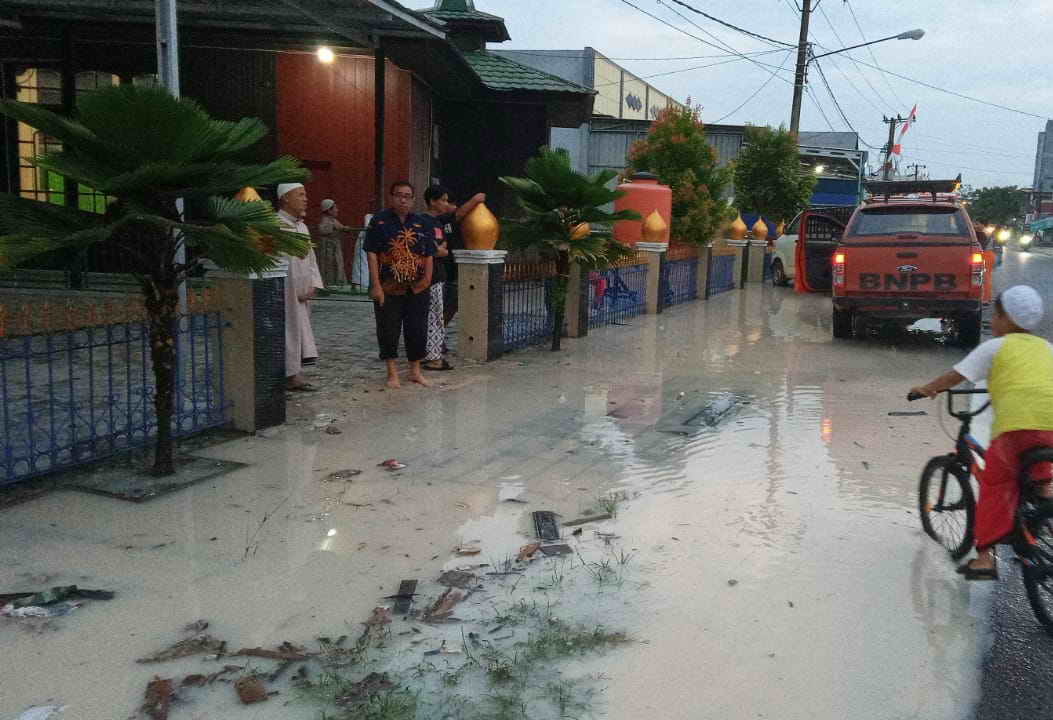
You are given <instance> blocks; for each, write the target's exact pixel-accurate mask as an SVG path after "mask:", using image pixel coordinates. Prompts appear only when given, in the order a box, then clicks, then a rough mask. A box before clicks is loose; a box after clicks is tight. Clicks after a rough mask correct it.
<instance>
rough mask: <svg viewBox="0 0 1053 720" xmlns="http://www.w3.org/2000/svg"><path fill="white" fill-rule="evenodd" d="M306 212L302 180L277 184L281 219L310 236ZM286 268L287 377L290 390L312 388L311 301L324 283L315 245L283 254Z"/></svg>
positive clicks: (315, 351)
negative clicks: (308, 372)
mask: <svg viewBox="0 0 1053 720" xmlns="http://www.w3.org/2000/svg"><path fill="white" fill-rule="evenodd" d="M306 212H307V190H306V189H304V186H303V185H301V184H300V183H284V184H282V185H279V186H278V219H279V221H280V222H281V224H282V225H283V226H284V227H285V228H286V229H287V230H291V231H292V232H298V233H302V234H304V235H307V236H308V237H310V231H309V230H308V229H307V224H306V223H305V222H304V221H303V216H304V214H305V213H306ZM282 261H283V264H284V266H285V269H286V271H287V273H288V274H287V276H286V278H285V377H286V387H287V388H288V389H289V390H296V391H300V392H311V391H314V390H317V389H318V388H316V387H315V386H314V385H311V384H310V383H309V382H307V379H306V378H304V376H303V366H304V365H305V364H306V365H313V364H314V363H315V361H317V359H318V348H317V347H316V346H315V342H314V331H313V330H312V329H311V309H310V305H309V303H310V301H311V298H313V297H314V294H315V291H316V290H318V289H320V288H323V287H325V286H324V285H323V284H322V275H321V273H319V272H318V260H317V259H316V258H315V254H314V248H313V247H312V248H311V249H310V250H309V251H308V252H307V255H306V256H304V257H302V258H298V257H294V256H292V255H283V256H282Z"/></svg>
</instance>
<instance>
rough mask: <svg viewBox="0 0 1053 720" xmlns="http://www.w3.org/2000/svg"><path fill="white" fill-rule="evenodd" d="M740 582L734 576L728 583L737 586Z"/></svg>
mask: <svg viewBox="0 0 1053 720" xmlns="http://www.w3.org/2000/svg"><path fill="white" fill-rule="evenodd" d="M738 584H739V581H738V580H735V579H734V578H732V579H731V580H728V585H729V586H730V587H735V586H736V585H738Z"/></svg>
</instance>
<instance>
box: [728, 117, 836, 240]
mask: <svg viewBox="0 0 1053 720" xmlns="http://www.w3.org/2000/svg"><path fill="white" fill-rule="evenodd" d="M745 143H746V144H745V147H743V149H742V152H740V153H739V156H738V159H736V161H735V204H736V205H737V206H738V207H739V208H740V209H741V210H743V211H746V212H749V211H752V212H755V213H757V214H759V215H762V216H764V217H765V218H768V219H769V220H774V221H775V222H781V221H786V220H790V219H791V218H793V217H794V215H796V214H797V213H798V212H800V211H801V210H803V209H804V208H806V207H807V206H808V202H809V201H810V200H811V197H812V192H813V191H814V190H815V184H816V182H817V181H818V178H816V177H815V175H813V174H811V173H807V172H802V171H801V162H800V150H799V149H798V146H797V138H796V137H795V136H794V135H793V133H791V132H789V131H787V130H786V129H784V128H782V127H780V128H778V129H777V130H776V129H774V128H771V127H747V128H746V139H745Z"/></svg>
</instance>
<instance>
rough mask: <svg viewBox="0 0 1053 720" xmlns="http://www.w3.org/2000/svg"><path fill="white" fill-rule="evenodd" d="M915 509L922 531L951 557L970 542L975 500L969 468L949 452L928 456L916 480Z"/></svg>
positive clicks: (971, 542)
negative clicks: (945, 549)
mask: <svg viewBox="0 0 1053 720" xmlns="http://www.w3.org/2000/svg"><path fill="white" fill-rule="evenodd" d="M918 513H919V514H920V515H921V527H922V528H923V529H924V530H925V533H926V534H927V535H928V536H929V537H931V538H932V539H933V540H935V541H936V542H938V543H939V544H940V545H942V546H943V547H945V548H947V551H948V552H949V553H950V554H951V557H953V558H954V559H955V560H957V559H958V558H960V557H962V556H963V555H965V553H967V552H969V550H970V549H971V548H972V546H973V524H974V522H975V519H976V501H975V500H974V499H973V487H972V485H971V484H970V483H969V471H968V470H966V469H965V468H963V467H962V466H961V463H959V462H958V460H957V458H955V457H954V456H953V455H941V456H940V457H934V458H933V459H931V460H929V462H928V464H927V465H926V466H925V469H924V470H923V471H922V473H921V481H920V482H919V483H918Z"/></svg>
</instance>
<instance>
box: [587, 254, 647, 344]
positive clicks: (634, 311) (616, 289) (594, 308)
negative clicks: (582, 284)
mask: <svg viewBox="0 0 1053 720" xmlns="http://www.w3.org/2000/svg"><path fill="white" fill-rule="evenodd" d="M634 260H635V259H634ZM587 286H588V287H587V290H586V296H587V298H588V300H589V328H597V327H604V326H606V325H621V324H624V323H625V321H626V320H628V319H629V318H633V317H636V316H637V315H640V314H641V313H643V312H644V308H645V306H646V303H647V265H646V264H635V263H634V264H631V265H629V264H619V265H616V266H614V267H610V268H607V269H606V270H596V271H593V272H590V273H588V275H587Z"/></svg>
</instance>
